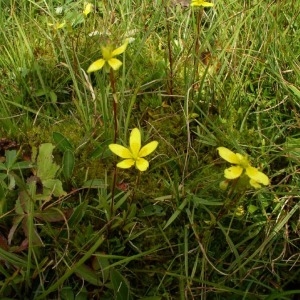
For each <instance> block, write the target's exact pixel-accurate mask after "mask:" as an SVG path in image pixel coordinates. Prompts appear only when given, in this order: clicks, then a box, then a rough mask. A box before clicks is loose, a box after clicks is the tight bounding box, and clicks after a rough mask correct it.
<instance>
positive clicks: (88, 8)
mask: <svg viewBox="0 0 300 300" xmlns="http://www.w3.org/2000/svg"><path fill="white" fill-rule="evenodd" d="M93 8H94V5H93V4H92V3H89V2H84V9H83V11H82V13H83V14H84V15H85V16H87V15H88V14H90V13H91V12H92V11H93Z"/></svg>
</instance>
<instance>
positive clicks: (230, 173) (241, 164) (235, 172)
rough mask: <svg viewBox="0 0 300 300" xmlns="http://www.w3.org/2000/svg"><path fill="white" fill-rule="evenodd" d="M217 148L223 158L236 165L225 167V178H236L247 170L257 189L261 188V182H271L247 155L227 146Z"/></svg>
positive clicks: (265, 183) (266, 183)
mask: <svg viewBox="0 0 300 300" xmlns="http://www.w3.org/2000/svg"><path fill="white" fill-rule="evenodd" d="M217 150H218V151H219V155H220V156H221V157H222V158H223V159H225V160H226V161H228V162H230V163H231V164H233V165H235V166H232V167H230V168H228V169H225V171H224V176H225V178H227V179H236V178H238V177H240V176H241V175H242V173H243V172H244V171H245V174H246V175H247V176H248V177H249V178H250V184H251V185H252V186H253V187H254V188H256V189H257V188H260V187H261V184H263V185H268V184H269V183H270V180H269V178H268V176H267V175H265V174H264V173H262V172H260V171H258V170H257V168H254V167H252V166H251V165H250V163H249V161H248V159H247V157H245V156H243V155H242V154H240V153H234V152H232V151H231V150H229V149H227V148H225V147H219V148H217Z"/></svg>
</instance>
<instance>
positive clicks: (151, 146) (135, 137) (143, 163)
mask: <svg viewBox="0 0 300 300" xmlns="http://www.w3.org/2000/svg"><path fill="white" fill-rule="evenodd" d="M157 145H158V142H157V141H153V142H150V143H148V144H147V145H145V146H144V147H141V133H140V131H139V129H138V128H134V129H133V130H132V131H131V134H130V138H129V147H128V148H126V147H124V146H121V145H118V144H110V145H109V146H108V147H109V149H110V151H111V152H113V153H114V154H116V155H118V156H120V157H121V158H124V160H122V161H121V162H119V163H118V164H117V167H119V168H122V169H129V168H130V167H132V166H134V165H135V166H136V168H137V169H138V170H140V171H146V170H147V169H148V167H149V162H148V161H147V160H146V159H144V157H145V156H147V155H149V154H150V153H152V152H153V151H154V150H155V149H156V147H157Z"/></svg>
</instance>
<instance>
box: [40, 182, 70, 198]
mask: <svg viewBox="0 0 300 300" xmlns="http://www.w3.org/2000/svg"><path fill="white" fill-rule="evenodd" d="M42 183H43V186H44V192H43V195H47V196H48V195H49V196H50V195H54V196H55V197H62V196H65V195H66V194H67V193H66V192H65V191H64V190H63V187H62V182H61V181H60V180H58V179H47V180H43V181H42Z"/></svg>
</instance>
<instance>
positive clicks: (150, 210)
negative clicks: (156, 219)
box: [138, 204, 166, 217]
mask: <svg viewBox="0 0 300 300" xmlns="http://www.w3.org/2000/svg"><path fill="white" fill-rule="evenodd" d="M165 214H166V213H165V212H164V210H163V208H162V207H161V206H159V205H153V204H151V205H147V206H145V207H143V208H142V209H141V211H140V212H139V214H138V216H139V217H149V216H164V215H165Z"/></svg>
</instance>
